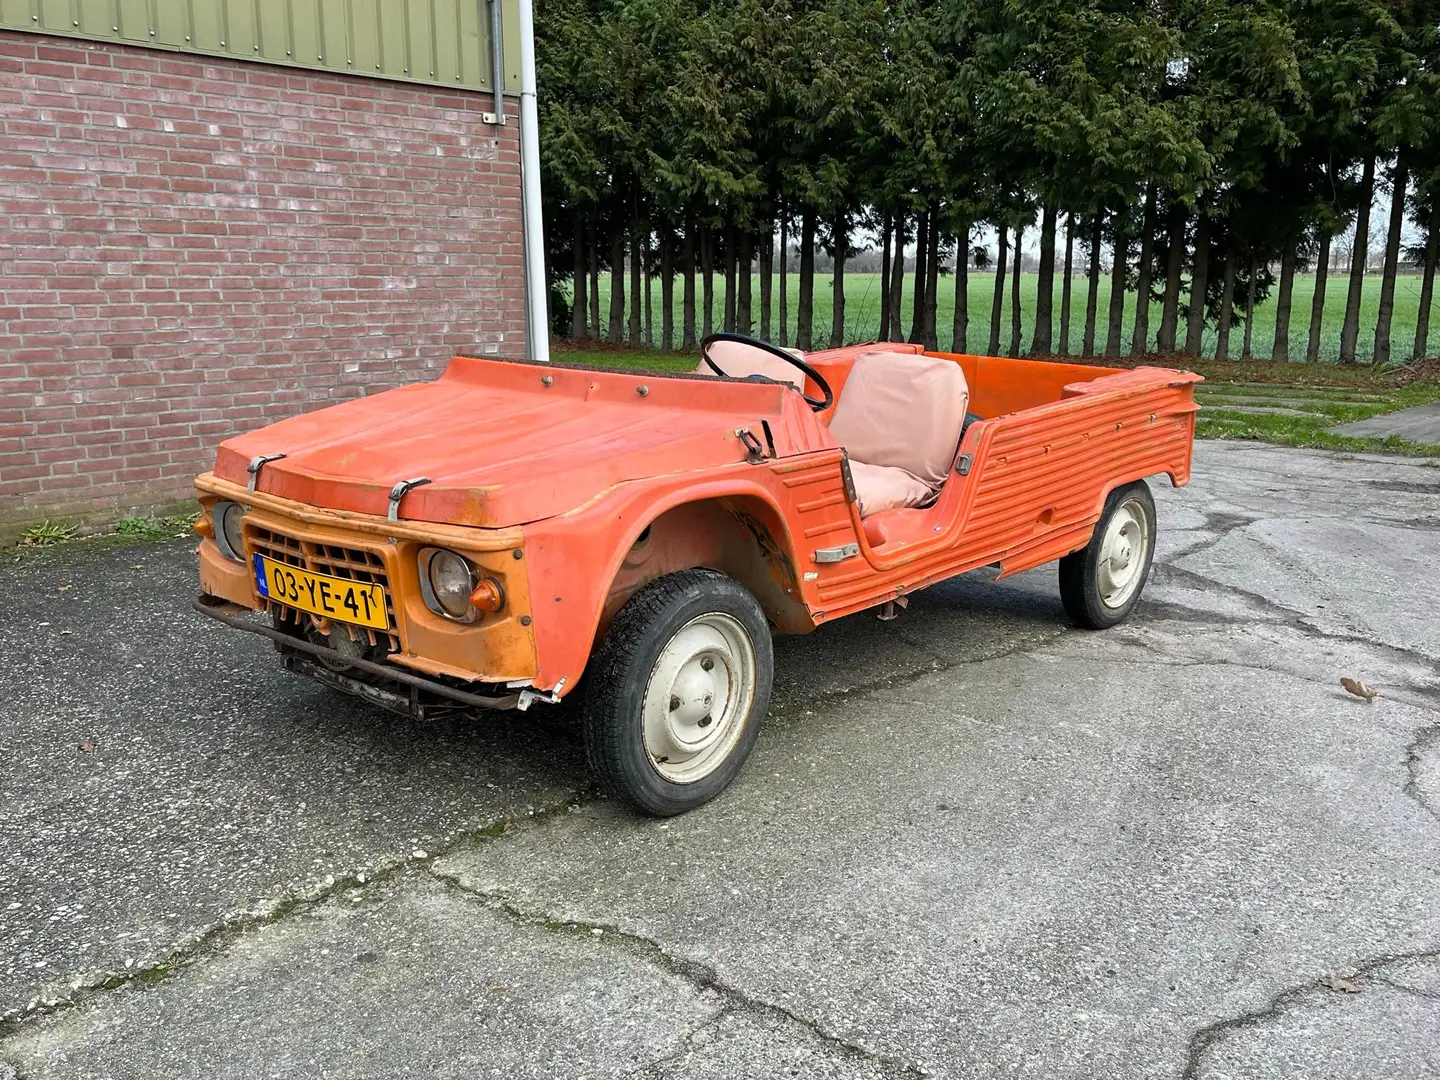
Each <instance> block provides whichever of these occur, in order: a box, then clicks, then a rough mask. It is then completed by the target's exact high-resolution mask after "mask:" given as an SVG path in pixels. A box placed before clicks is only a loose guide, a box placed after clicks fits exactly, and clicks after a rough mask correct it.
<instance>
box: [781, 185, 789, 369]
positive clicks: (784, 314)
mask: <svg viewBox="0 0 1440 1080" xmlns="http://www.w3.org/2000/svg"><path fill="white" fill-rule="evenodd" d="M789 335H790V215H789V214H788V213H786V211H785V209H784V207H781V209H780V344H781V345H784V344H785V343H786V342H787V341H789V340H790V337H789Z"/></svg>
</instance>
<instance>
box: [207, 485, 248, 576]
mask: <svg viewBox="0 0 1440 1080" xmlns="http://www.w3.org/2000/svg"><path fill="white" fill-rule="evenodd" d="M211 516H212V517H213V518H214V520H215V546H216V547H218V548H219V549H220V554H222V555H224V556H225V557H226V558H227V559H231V560H233V561H235V562H239V563H243V562H244V561H245V533H244V526H243V518H244V517H245V507H243V506H241V505H240V504H239V503H237V502H232V501H230V500H229V499H222V500H220V501H219V502H217V503H216V504H215V507H214V509H213V510H211ZM232 527H233V528H234V530H235V535H234V536H231V535H230V530H231V528H232Z"/></svg>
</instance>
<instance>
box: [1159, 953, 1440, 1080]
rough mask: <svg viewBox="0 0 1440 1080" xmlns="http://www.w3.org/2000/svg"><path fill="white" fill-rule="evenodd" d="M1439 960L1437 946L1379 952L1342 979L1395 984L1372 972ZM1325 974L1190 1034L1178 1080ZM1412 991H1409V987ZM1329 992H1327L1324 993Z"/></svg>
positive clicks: (1281, 1011) (1317, 985)
mask: <svg viewBox="0 0 1440 1080" xmlns="http://www.w3.org/2000/svg"><path fill="white" fill-rule="evenodd" d="M1435 959H1440V946H1434V947H1431V948H1428V949H1421V950H1418V951H1416V952H1409V953H1382V954H1381V955H1379V956H1374V957H1371V958H1369V959H1368V960H1362V961H1360V962H1359V963H1357V964H1352V965H1350V966H1349V967H1347V968H1346V969H1345V978H1347V979H1351V980H1355V979H1366V978H1368V979H1370V980H1372V981H1378V982H1384V983H1386V984H1387V985H1395V984H1393V983H1391V982H1390V980H1388V979H1381V978H1379V977H1378V976H1377V975H1376V973H1377V972H1383V971H1384V970H1385V968H1387V967H1390V966H1391V965H1392V964H1401V963H1406V962H1409V961H1412V960H1435ZM1327 977H1328V975H1320V976H1317V977H1316V978H1314V979H1312V980H1311V981H1309V982H1307V983H1301V984H1300V985H1299V986H1291V987H1288V988H1286V989H1284V990H1281V991H1280V992H1279V993H1278V994H1276V995H1275V996H1274V997H1272V998H1271V999H1270V1000H1269V1001H1268V1002H1266V1003H1265V1004H1264V1005H1262V1006H1261V1007H1260V1008H1258V1009H1253V1010H1251V1011H1249V1012H1245V1013H1241V1014H1240V1015H1239V1016H1232V1017H1228V1018H1226V1019H1224V1020H1217V1021H1215V1022H1214V1023H1213V1024H1207V1025H1206V1026H1205V1027H1202V1028H1200V1029H1199V1030H1198V1031H1196V1032H1194V1033H1193V1034H1192V1035H1191V1036H1190V1038H1189V1041H1188V1043H1187V1044H1186V1048H1185V1064H1184V1067H1183V1068H1182V1069H1181V1071H1180V1080H1196V1078H1197V1077H1198V1076H1199V1075H1200V1070H1201V1068H1202V1059H1203V1058H1204V1056H1205V1054H1206V1053H1207V1052H1208V1051H1209V1050H1210V1049H1211V1048H1212V1047H1213V1046H1214V1045H1215V1044H1216V1043H1218V1042H1220V1041H1221V1040H1223V1039H1224V1038H1225V1036H1226V1035H1227V1034H1228V1033H1229V1032H1231V1031H1236V1030H1240V1029H1244V1028H1252V1027H1259V1026H1260V1025H1262V1024H1264V1023H1266V1022H1267V1021H1270V1020H1273V1019H1275V1018H1277V1017H1280V1016H1283V1015H1285V1012H1286V1010H1287V1008H1288V1007H1289V1006H1291V1005H1295V1004H1297V1003H1298V1002H1300V1000H1301V999H1302V998H1304V997H1305V996H1306V995H1308V994H1310V993H1313V992H1314V991H1316V990H1320V989H1323V988H1324V984H1323V983H1322V982H1321V979H1324V978H1327ZM1410 989H1413V988H1410ZM1327 992H1329V991H1327ZM1417 992H1418V993H1421V994H1422V995H1424V996H1427V997H1428V996H1430V995H1429V994H1428V993H1427V992H1425V991H1417Z"/></svg>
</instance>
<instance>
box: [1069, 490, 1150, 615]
mask: <svg viewBox="0 0 1440 1080" xmlns="http://www.w3.org/2000/svg"><path fill="white" fill-rule="evenodd" d="M1154 556H1155V499H1154V498H1153V497H1152V496H1151V494H1150V485H1148V484H1147V483H1145V481H1144V480H1136V481H1135V482H1134V483H1133V484H1126V485H1125V486H1124V487H1119V488H1116V489H1115V490H1114V491H1112V492H1111V493H1110V497H1109V498H1108V499H1106V500H1105V509H1104V511H1103V512H1102V513H1101V514H1100V520H1099V521H1098V522H1097V523H1096V525H1095V532H1094V533H1093V534H1091V536H1090V543H1088V544H1087V545H1085V547H1083V548H1081V549H1080V550H1079V551H1072V552H1071V553H1070V554H1069V555H1066V556H1065V557H1064V558H1063V559H1061V560H1060V600H1061V602H1062V603H1063V604H1064V605H1065V614H1066V615H1068V616H1069V617H1070V621H1071V622H1072V623H1074V624H1075V625H1076V626H1078V627H1081V628H1083V629H1086V630H1104V629H1106V628H1108V627H1111V626H1115V625H1116V624H1118V623H1121V622H1124V621H1125V619H1126V617H1127V616H1129V614H1130V612H1131V610H1132V609H1133V608H1134V607H1135V605H1136V603H1137V602H1138V601H1139V600H1140V592H1141V590H1142V589H1144V588H1145V579H1146V578H1147V577H1149V575H1150V561H1151V559H1153V558H1154Z"/></svg>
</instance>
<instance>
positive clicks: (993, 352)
mask: <svg viewBox="0 0 1440 1080" xmlns="http://www.w3.org/2000/svg"><path fill="white" fill-rule="evenodd" d="M995 236H996V240H995V297H994V299H993V300H992V301H991V303H990V347H989V348H988V349H986V350H985V351H986V354H987V355H989V356H999V355H1000V320H1001V319H1002V318H1003V317H1004V315H1005V266H1006V263H1005V257H1006V255H1007V254H1008V253H1009V250H1010V230H1009V229H1007V228H1006V227H1005V226H1004V225H1003V224H1001V225H1000V226H998V227H997V228H996V230H995Z"/></svg>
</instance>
